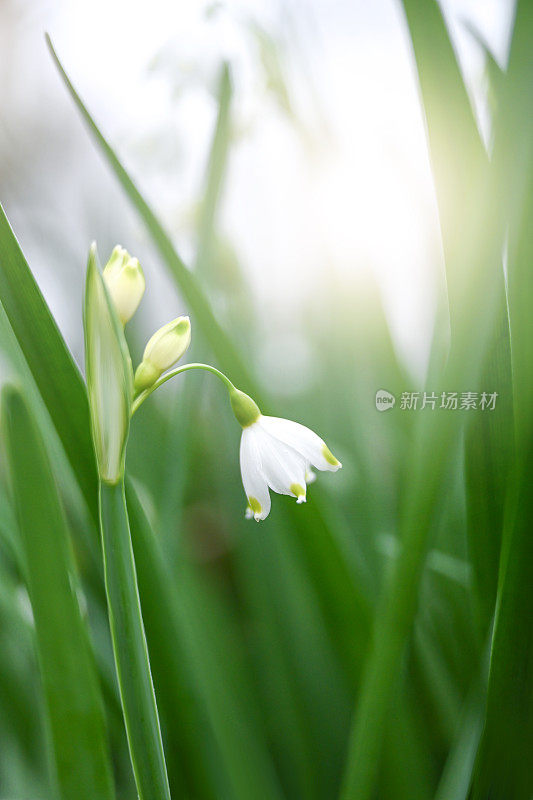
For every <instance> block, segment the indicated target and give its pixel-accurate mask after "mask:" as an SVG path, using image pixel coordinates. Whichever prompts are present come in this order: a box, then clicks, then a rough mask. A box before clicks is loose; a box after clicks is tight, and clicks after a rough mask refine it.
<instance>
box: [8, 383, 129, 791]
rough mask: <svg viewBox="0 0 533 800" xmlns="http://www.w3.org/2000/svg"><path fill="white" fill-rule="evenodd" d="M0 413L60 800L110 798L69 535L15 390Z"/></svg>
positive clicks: (30, 421)
mask: <svg viewBox="0 0 533 800" xmlns="http://www.w3.org/2000/svg"><path fill="white" fill-rule="evenodd" d="M1 411H2V427H3V435H4V439H5V447H6V455H7V461H8V467H9V476H10V480H11V487H12V494H13V502H14V504H15V507H16V512H17V518H18V524H19V528H20V534H21V539H22V549H23V552H24V559H25V566H26V573H27V582H28V591H29V595H30V599H31V603H32V609H33V615H34V618H35V633H36V638H37V647H38V652H39V660H40V664H41V672H42V677H43V685H44V693H45V698H46V705H47V712H48V719H49V722H50V728H51V735H52V746H53V755H54V763H55V768H56V773H57V781H58V785H59V789H60V793H61V797H62V798H64V799H65V800H80V799H81V798H87V800H89V798H91V800H94V798H95V797H101V798H109V799H111V798H113V797H114V789H113V783H112V777H111V767H110V761H109V754H108V745H107V741H106V734H105V727H104V715H103V705H102V699H101V696H100V689H99V686H98V681H97V678H96V673H95V668H94V663H93V660H92V654H91V652H90V647H89V642H88V639H87V633H86V630H85V627H84V624H83V621H82V619H81V615H80V609H79V605H78V600H77V597H76V594H75V592H74V590H73V588H72V583H71V580H70V577H69V576H70V573H71V571H72V570H71V567H72V565H71V561H70V556H69V534H68V531H67V528H66V524H65V519H64V516H63V511H62V509H61V506H60V501H59V498H58V495H57V489H56V486H55V483H54V477H53V475H52V472H51V467H50V464H49V462H48V458H47V455H46V451H45V449H44V443H43V440H42V438H41V435H40V433H39V431H38V430H37V427H36V424H35V421H34V419H33V417H32V415H31V413H30V411H29V410H28V407H27V405H26V402H25V401H24V399H23V397H22V395H21V394H20V393H19V392H18V391H17V390H16V389H14V388H12V387H6V388H5V389H4V391H3V393H2V408H1Z"/></svg>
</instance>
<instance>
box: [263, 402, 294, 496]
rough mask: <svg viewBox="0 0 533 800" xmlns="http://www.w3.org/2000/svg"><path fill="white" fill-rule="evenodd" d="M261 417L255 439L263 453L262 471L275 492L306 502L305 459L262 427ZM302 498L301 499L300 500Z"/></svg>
mask: <svg viewBox="0 0 533 800" xmlns="http://www.w3.org/2000/svg"><path fill="white" fill-rule="evenodd" d="M262 419H263V417H260V418H259V420H258V422H257V423H256V425H257V430H256V433H255V439H256V442H257V445H258V447H259V451H260V453H261V471H262V473H263V475H264V477H265V479H266V481H267V483H268V485H269V486H270V488H271V489H272V490H273V491H274V492H278V494H289V495H292V496H293V497H294V496H297V497H298V498H299V502H301V503H302V502H304V500H305V467H306V462H305V459H304V458H303V457H302V456H301V455H300V454H299V453H297V452H296V450H294V449H293V448H292V447H288V446H287V445H286V444H284V443H283V442H280V441H279V439H276V438H274V437H273V436H271V435H270V433H269V432H268V431H267V430H265V429H264V428H263V427H262V426H261V421H262ZM300 498H301V499H300Z"/></svg>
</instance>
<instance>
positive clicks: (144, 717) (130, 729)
mask: <svg viewBox="0 0 533 800" xmlns="http://www.w3.org/2000/svg"><path fill="white" fill-rule="evenodd" d="M100 519H101V532H102V549H103V553H104V573H105V585H106V593H107V606H108V611H109V625H110V627H111V639H112V641H113V651H114V654H115V666H116V670H117V678H118V685H119V690H120V699H121V701H122V710H123V713H124V722H125V725H126V733H127V736H128V745H129V749H130V757H131V763H132V766H133V773H134V776H135V783H136V786H137V791H138V793H139V798H140V800H163V798H166V800H170V788H169V785H168V778H167V772H166V766H165V755H164V752H163V742H162V740H161V730H160V726H159V716H158V712H157V704H156V699H155V693H154V686H153V683H152V675H151V672H150V660H149V657H148V648H147V645H146V638H145V633H144V624H143V620H142V614H141V605H140V600H139V592H138V589H137V575H136V570H135V560H134V556H133V549H132V545H131V536H130V528H129V521H128V513H127V510H126V498H125V495H124V484H123V482H122V481H121V482H119V483H115V484H113V485H111V484H107V483H104V482H101V483H100ZM161 613H164V609H161Z"/></svg>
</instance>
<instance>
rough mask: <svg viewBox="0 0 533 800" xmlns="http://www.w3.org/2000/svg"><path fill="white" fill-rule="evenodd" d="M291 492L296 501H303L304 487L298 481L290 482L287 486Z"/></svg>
mask: <svg viewBox="0 0 533 800" xmlns="http://www.w3.org/2000/svg"><path fill="white" fill-rule="evenodd" d="M289 489H290V490H291V492H292V494H293V495H294V496H295V497H296V498H297V500H296V502H297V503H305V489H304V487H303V486H301V485H300V484H299V483H291V485H290V486H289Z"/></svg>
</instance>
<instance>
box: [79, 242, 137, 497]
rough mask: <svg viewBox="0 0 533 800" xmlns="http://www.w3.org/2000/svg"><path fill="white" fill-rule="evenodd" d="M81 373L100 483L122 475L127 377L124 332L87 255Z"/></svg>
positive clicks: (128, 393) (127, 421)
mask: <svg viewBox="0 0 533 800" xmlns="http://www.w3.org/2000/svg"><path fill="white" fill-rule="evenodd" d="M84 328H85V368H86V372H87V391H88V395H89V410H90V414H91V428H92V434H93V442H94V449H95V452H96V461H97V464H98V470H99V473H100V477H101V479H102V480H104V481H107V482H108V483H116V482H117V481H118V480H119V479H120V477H121V476H122V475H123V474H124V458H125V449H126V442H127V439H128V432H129V427H130V409H131V401H132V395H133V374H132V367H131V359H130V356H129V351H128V346H127V344H126V340H125V338H124V331H123V329H122V325H121V323H120V321H119V319H118V315H117V313H116V310H115V308H114V306H113V301H112V300H111V298H110V296H109V294H108V292H107V289H106V286H105V283H104V280H103V278H102V274H101V272H100V267H99V266H98V256H97V254H96V245H95V244H93V245H92V246H91V249H90V251H89V259H88V262H87V279H86V284H85V305H84Z"/></svg>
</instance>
